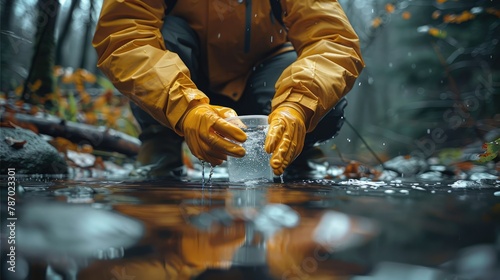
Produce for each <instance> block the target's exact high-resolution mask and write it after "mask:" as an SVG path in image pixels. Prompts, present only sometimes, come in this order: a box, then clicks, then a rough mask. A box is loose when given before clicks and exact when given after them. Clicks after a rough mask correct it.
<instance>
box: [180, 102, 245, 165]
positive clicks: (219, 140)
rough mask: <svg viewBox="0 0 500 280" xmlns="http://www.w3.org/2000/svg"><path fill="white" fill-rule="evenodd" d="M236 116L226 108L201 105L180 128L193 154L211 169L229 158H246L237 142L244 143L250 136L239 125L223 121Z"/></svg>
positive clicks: (193, 109)
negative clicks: (207, 163)
mask: <svg viewBox="0 0 500 280" xmlns="http://www.w3.org/2000/svg"><path fill="white" fill-rule="evenodd" d="M235 116H237V114H236V112H235V111H234V110H233V109H230V108H226V107H221V106H213V105H210V104H206V103H202V102H199V103H196V104H194V105H193V106H191V109H189V111H188V112H187V113H186V114H185V115H184V117H183V119H182V121H181V124H180V127H179V128H180V130H181V131H182V132H183V134H184V139H185V141H186V144H187V145H188V147H189V149H190V150H191V153H193V155H194V156H195V157H197V158H198V159H200V160H203V161H206V162H209V163H210V164H212V165H219V164H221V163H222V162H223V161H224V160H226V159H227V156H228V155H229V156H233V157H243V156H244V155H245V149H244V148H243V147H241V146H240V145H238V144H236V143H235V142H240V143H242V142H245V141H246V139H247V135H246V134H245V132H244V131H243V130H241V129H240V128H238V127H237V126H236V125H234V124H232V123H229V122H227V121H226V120H224V119H225V118H229V117H235ZM230 140H231V141H235V142H231V141H230Z"/></svg>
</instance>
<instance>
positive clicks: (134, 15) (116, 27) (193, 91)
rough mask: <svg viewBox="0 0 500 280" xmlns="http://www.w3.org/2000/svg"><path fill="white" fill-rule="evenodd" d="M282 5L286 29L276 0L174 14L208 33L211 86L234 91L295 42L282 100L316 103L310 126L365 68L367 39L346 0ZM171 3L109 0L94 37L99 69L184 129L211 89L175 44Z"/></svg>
mask: <svg viewBox="0 0 500 280" xmlns="http://www.w3.org/2000/svg"><path fill="white" fill-rule="evenodd" d="M240 2H241V3H240ZM281 6H282V9H283V12H284V13H283V14H284V15H283V21H284V24H285V27H286V28H285V27H284V26H282V25H281V24H280V23H279V22H278V21H276V20H275V19H274V18H273V16H272V12H271V7H270V3H269V1H267V0H266V1H265V0H260V1H251V0H246V1H241V0H224V1H223V0H214V1H208V0H179V1H177V4H176V6H175V8H174V9H173V10H172V12H171V15H173V16H179V17H182V18H184V19H185V20H186V21H187V22H188V23H189V25H190V26H191V27H192V28H193V30H194V31H195V32H196V33H197V34H198V37H199V41H200V44H201V49H202V54H201V65H203V69H202V70H203V71H205V72H206V74H207V76H208V78H209V83H210V87H211V90H213V91H215V92H219V93H220V94H223V95H226V96H229V97H231V98H233V99H234V100H238V99H239V98H240V96H241V94H242V93H243V90H244V88H245V83H246V80H247V78H248V77H249V75H250V74H251V72H252V69H253V67H255V66H257V65H258V64H259V63H260V62H262V61H263V60H264V59H266V58H269V57H270V56H272V55H276V54H277V53H280V52H283V51H286V50H287V47H286V46H284V45H283V44H284V43H285V42H287V41H289V42H291V43H292V45H293V47H294V49H295V50H296V51H297V54H298V59H297V61H296V62H294V63H293V64H292V65H290V66H289V67H288V68H286V69H285V71H284V72H283V74H282V76H281V77H280V79H279V80H278V82H277V83H276V85H275V87H276V94H275V97H274V99H273V101H272V106H273V108H276V107H277V106H278V105H279V104H281V103H283V102H285V101H287V102H288V101H291V102H297V103H300V104H301V105H302V106H305V107H307V108H309V109H311V111H312V112H314V113H313V116H312V118H311V119H310V122H309V123H308V124H306V126H307V130H308V131H312V130H313V129H314V128H315V127H316V125H317V123H318V122H319V120H320V119H321V118H322V117H323V116H324V115H325V114H326V113H327V112H328V111H329V110H330V109H331V108H333V106H335V104H336V103H337V102H338V101H339V99H340V98H342V97H343V96H344V95H345V94H346V93H347V92H348V91H349V90H350V89H351V87H352V85H353V83H354V81H355V79H356V78H357V77H358V75H359V73H360V72H361V70H362V68H363V67H364V63H363V60H362V57H361V53H360V47H359V41H358V37H357V35H356V34H355V32H354V30H353V29H352V27H351V25H350V23H349V21H348V19H347V17H346V15H345V14H344V12H343V10H342V8H341V6H340V4H339V3H338V2H337V1H334V0H323V1H320V0H300V1H296V0H281ZM165 9H166V5H165V3H164V1H162V0H127V1H124V0H104V2H103V7H102V11H101V15H100V19H99V23H98V25H97V28H96V32H95V36H94V39H93V45H94V47H95V49H96V50H97V54H98V66H99V68H100V69H101V70H102V71H103V72H104V73H105V74H106V75H107V77H108V78H109V79H110V80H111V81H112V82H113V84H114V85H115V86H116V88H117V89H118V90H119V91H120V92H121V93H123V94H124V95H126V96H128V97H129V98H130V99H131V100H133V101H134V102H135V103H136V104H138V105H139V106H140V107H141V108H142V109H144V110H145V111H146V112H148V113H149V114H151V116H153V117H154V118H155V119H156V120H158V121H159V122H160V123H162V124H164V125H165V126H167V127H170V128H172V129H174V130H175V131H176V132H177V133H179V134H182V133H181V132H180V131H179V127H178V124H179V121H180V120H181V119H182V117H183V115H184V113H185V112H186V109H187V108H188V104H189V103H190V102H191V101H193V100H208V97H207V96H206V95H205V94H204V93H203V92H201V91H200V90H198V89H197V87H196V85H195V84H194V83H193V82H192V81H191V79H190V73H189V70H188V69H187V67H186V66H185V65H184V64H183V62H182V61H181V60H180V58H179V57H178V56H177V55H176V54H175V53H173V52H170V51H168V50H166V48H165V45H164V42H163V38H162V35H161V28H162V25H163V18H164V16H165ZM288 49H289V48H288Z"/></svg>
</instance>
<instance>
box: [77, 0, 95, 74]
mask: <svg viewBox="0 0 500 280" xmlns="http://www.w3.org/2000/svg"><path fill="white" fill-rule="evenodd" d="M89 1H90V7H89V11H88V18H87V22H86V23H85V34H84V35H83V36H84V37H83V44H82V56H81V60H80V68H81V69H85V61H86V60H87V51H88V49H89V46H90V44H91V41H90V39H91V37H92V22H93V21H94V19H93V15H94V12H95V11H94V9H95V8H94V0H89Z"/></svg>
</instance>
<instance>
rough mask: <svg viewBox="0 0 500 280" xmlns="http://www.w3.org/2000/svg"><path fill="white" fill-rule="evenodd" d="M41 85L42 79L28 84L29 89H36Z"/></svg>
mask: <svg viewBox="0 0 500 280" xmlns="http://www.w3.org/2000/svg"><path fill="white" fill-rule="evenodd" d="M41 86H42V80H40V79H38V80H36V81H35V82H34V83H33V84H32V85H30V90H31V91H37V90H39V89H40V87H41Z"/></svg>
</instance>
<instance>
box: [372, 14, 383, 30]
mask: <svg viewBox="0 0 500 280" xmlns="http://www.w3.org/2000/svg"><path fill="white" fill-rule="evenodd" d="M381 24H382V19H381V18H380V17H376V18H374V19H373V21H372V26H373V27H374V28H378V27H379V26H380V25H381Z"/></svg>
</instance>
